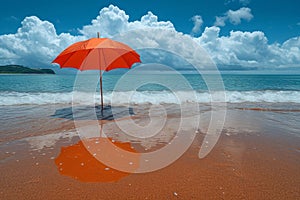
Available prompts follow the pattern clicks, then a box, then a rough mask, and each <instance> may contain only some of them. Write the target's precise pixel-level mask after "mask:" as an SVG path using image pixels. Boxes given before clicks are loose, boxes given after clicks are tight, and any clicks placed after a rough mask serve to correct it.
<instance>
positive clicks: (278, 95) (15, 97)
mask: <svg viewBox="0 0 300 200" xmlns="http://www.w3.org/2000/svg"><path fill="white" fill-rule="evenodd" d="M216 93H218V92H216ZM216 93H213V94H216ZM219 93H220V92H219ZM73 94H74V93H72V92H68V93H20V92H1V93H0V95H1V96H0V105H2V106H3V105H24V104H29V105H47V104H72V101H74V102H73V103H75V104H93V103H94V102H97V103H98V102H100V97H99V94H98V93H95V94H87V93H79V95H76V99H73ZM131 94H132V93H131V92H115V94H114V95H112V92H105V93H104V103H111V99H112V96H113V97H114V101H113V102H114V105H122V104H126V103H128V102H126V99H127V98H126V97H128V95H131ZM194 94H196V99H195V98H193V95H194ZM176 95H179V96H181V97H183V98H182V99H181V100H179V99H178V98H177V96H176ZM176 95H174V94H173V93H172V92H170V91H139V92H134V93H133V95H132V96H131V98H130V103H131V104H147V103H149V104H164V103H174V104H178V103H180V102H182V103H186V102H194V101H197V102H198V103H210V101H211V94H210V93H209V92H196V93H194V92H193V91H180V92H177V94H176ZM225 101H226V102H227V103H243V102H253V103H255V102H270V103H285V102H287V103H300V91H271V90H266V91H226V99H225Z"/></svg>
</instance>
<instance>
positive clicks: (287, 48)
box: [196, 27, 300, 69]
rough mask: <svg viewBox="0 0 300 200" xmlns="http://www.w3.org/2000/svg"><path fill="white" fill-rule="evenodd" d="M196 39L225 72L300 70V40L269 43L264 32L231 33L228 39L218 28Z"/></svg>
mask: <svg viewBox="0 0 300 200" xmlns="http://www.w3.org/2000/svg"><path fill="white" fill-rule="evenodd" d="M196 40H197V41H198V42H199V43H200V44H201V45H202V46H203V47H204V48H205V49H206V50H207V51H208V52H209V54H210V55H211V56H212V58H213V60H214V61H215V62H216V63H218V64H219V66H220V67H222V68H223V69H226V68H228V69H230V68H235V69H236V68H240V69H243V68H245V67H246V68H247V69H249V68H280V67H300V64H299V61H300V37H295V38H291V39H289V40H287V41H286V42H284V43H283V44H278V43H274V44H268V39H267V37H266V36H265V34H264V33H263V32H261V31H254V32H242V31H231V32H230V35H229V36H227V37H225V36H220V28H219V27H206V28H205V30H204V32H203V33H202V35H201V37H199V38H197V39H196Z"/></svg>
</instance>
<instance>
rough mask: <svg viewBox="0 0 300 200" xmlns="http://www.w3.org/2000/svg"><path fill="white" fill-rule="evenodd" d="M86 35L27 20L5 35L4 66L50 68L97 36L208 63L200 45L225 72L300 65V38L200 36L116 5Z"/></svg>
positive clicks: (240, 16) (243, 12)
mask: <svg viewBox="0 0 300 200" xmlns="http://www.w3.org/2000/svg"><path fill="white" fill-rule="evenodd" d="M252 17H253V16H252V14H251V10H250V9H249V8H241V9H239V10H237V11H228V12H227V13H226V14H225V15H224V16H221V17H220V19H219V22H218V24H219V26H222V23H224V25H225V22H226V21H229V22H231V23H233V24H238V23H240V22H241V20H251V19H252ZM200 19H201V18H199V17H196V18H195V21H196V22H197V26H195V27H196V28H195V32H198V33H199V31H200V30H199V29H200V28H201V24H202V23H201V21H200ZM195 25H196V23H195ZM79 31H80V35H76V36H74V35H71V34H69V33H61V34H57V32H56V30H55V27H54V25H53V24H52V23H50V22H48V21H43V20H41V19H39V18H38V17H35V16H32V17H26V18H25V19H24V20H23V21H22V24H21V26H20V28H19V29H18V30H17V32H16V33H15V34H5V35H0V64H23V65H27V66H32V67H49V65H50V63H51V61H52V60H53V59H54V58H55V57H56V56H57V55H58V54H59V52H61V51H62V50H63V49H64V48H66V47H67V46H68V45H70V44H72V43H74V42H76V41H79V40H84V39H87V38H90V37H95V36H96V33H97V32H100V33H101V36H102V37H112V38H114V39H116V40H120V41H122V42H125V43H127V44H128V45H130V46H132V47H133V48H139V47H142V46H147V47H151V48H159V49H169V50H172V51H173V52H175V53H178V54H180V55H182V57H184V58H187V59H188V60H190V61H191V60H192V61H193V62H197V61H199V62H203V59H204V58H203V57H201V55H197V54H196V53H195V52H196V51H195V48H197V46H195V44H200V45H201V46H202V47H203V48H204V49H205V50H206V51H207V52H208V53H209V55H210V56H211V57H212V59H213V61H214V62H215V63H216V64H217V65H218V66H220V67H221V68H223V69H250V68H253V69H256V68H272V69H273V68H284V67H300V64H299V63H300V37H295V38H291V39H289V40H287V41H285V42H283V43H282V44H279V43H273V44H270V43H269V41H268V39H267V37H266V36H265V34H264V33H263V32H261V31H254V32H242V31H231V32H230V35H229V36H221V35H220V27H218V26H212V27H206V28H205V29H204V31H203V33H202V34H201V35H200V36H198V37H194V36H192V35H189V34H183V33H180V32H178V31H176V29H175V28H174V25H173V24H172V23H171V22H170V21H159V19H158V17H157V16H156V15H154V14H153V13H152V12H148V13H146V14H145V15H144V16H142V17H141V19H140V20H136V21H129V16H128V15H127V14H126V13H125V11H123V10H121V9H119V8H118V7H116V6H113V5H110V6H109V7H106V8H103V9H101V11H100V12H99V15H98V16H97V17H96V18H95V19H94V20H92V22H91V24H89V25H86V26H83V27H82V28H80V29H79ZM141 55H142V60H143V62H151V61H156V62H159V63H160V62H162V63H163V64H168V62H169V63H172V64H176V63H177V65H178V66H179V67H182V66H183V65H184V63H183V62H181V61H182V60H180V59H179V60H178V59H177V58H174V57H171V58H170V55H169V54H168V53H166V52H164V51H163V50H159V51H150V52H146V53H145V52H144V51H142V52H141Z"/></svg>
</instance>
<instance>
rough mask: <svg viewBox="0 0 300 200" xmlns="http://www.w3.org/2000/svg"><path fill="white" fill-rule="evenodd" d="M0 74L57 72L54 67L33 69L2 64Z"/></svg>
mask: <svg viewBox="0 0 300 200" xmlns="http://www.w3.org/2000/svg"><path fill="white" fill-rule="evenodd" d="M0 74H55V72H54V71H53V70H52V69H31V68H29V67H24V66H21V65H4V66H0Z"/></svg>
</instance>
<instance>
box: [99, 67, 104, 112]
mask: <svg viewBox="0 0 300 200" xmlns="http://www.w3.org/2000/svg"><path fill="white" fill-rule="evenodd" d="M100 94H101V114H102V116H103V90H102V70H100Z"/></svg>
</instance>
